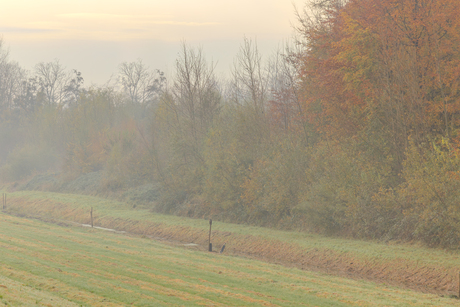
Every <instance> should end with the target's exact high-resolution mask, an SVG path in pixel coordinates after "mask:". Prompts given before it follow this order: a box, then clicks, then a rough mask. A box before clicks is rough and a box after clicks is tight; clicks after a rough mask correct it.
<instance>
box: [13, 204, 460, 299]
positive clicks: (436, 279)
mask: <svg viewBox="0 0 460 307" xmlns="http://www.w3.org/2000/svg"><path fill="white" fill-rule="evenodd" d="M9 203H10V204H11V207H10V209H9V210H8V213H11V214H14V215H20V216H27V217H33V218H40V219H42V220H46V221H48V222H55V223H56V222H57V223H60V224H61V225H63V224H66V223H69V222H73V223H81V224H88V223H89V222H90V221H89V217H88V211H87V210H83V209H81V208H75V207H73V206H72V205H70V204H66V203H58V202H53V201H49V200H41V201H35V200H34V201H30V200H27V199H21V198H11V199H10V200H9ZM45 216H46V218H45ZM95 225H97V226H99V227H103V228H107V229H114V230H116V231H124V232H126V233H127V234H131V235H141V236H145V237H149V238H152V239H157V240H162V241H163V242H167V243H169V244H175V245H182V246H183V245H184V244H187V243H194V244H197V245H196V246H193V247H187V248H194V249H198V250H202V251H207V250H208V232H207V231H206V230H203V229H196V228H192V227H188V226H174V225H167V224H162V223H153V222H149V221H140V220H133V219H123V218H114V217H110V216H104V217H99V218H97V219H96V220H95ZM212 241H213V242H220V244H219V245H214V246H213V248H214V250H220V248H221V245H222V244H223V243H224V242H225V243H226V248H225V254H231V255H237V256H243V257H249V258H253V259H258V260H262V261H266V262H270V263H276V264H281V265H284V266H289V267H296V268H299V269H302V270H313V271H321V272H325V273H328V274H333V275H339V276H342V277H348V278H353V279H367V280H371V281H375V282H379V283H385V284H390V285H393V286H396V287H403V288H408V289H412V290H416V291H421V292H428V293H436V294H439V295H445V296H447V295H453V294H456V293H458V288H457V278H458V269H456V268H451V269H446V268H445V267H442V266H434V265H432V266H428V265H425V264H420V263H417V262H415V261H411V260H410V259H396V260H391V261H389V260H385V259H380V258H369V257H368V258H365V257H362V255H354V254H352V253H339V252H337V251H335V250H331V249H326V248H311V249H306V248H303V247H301V246H299V245H297V244H292V243H286V242H282V241H279V240H270V239H267V238H263V237H260V236H253V235H241V234H234V233H230V232H220V231H213V239H212Z"/></svg>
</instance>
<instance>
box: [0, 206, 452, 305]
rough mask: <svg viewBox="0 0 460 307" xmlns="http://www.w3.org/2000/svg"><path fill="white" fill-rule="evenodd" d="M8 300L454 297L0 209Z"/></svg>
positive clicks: (266, 301) (422, 301) (313, 301)
mask: <svg viewBox="0 0 460 307" xmlns="http://www.w3.org/2000/svg"><path fill="white" fill-rule="evenodd" d="M0 249H1V251H2V252H1V253H0V263H1V264H2V265H1V268H0V295H1V297H0V302H2V304H4V305H6V306H449V305H451V304H452V302H453V300H452V299H451V298H444V297H440V296H438V295H434V294H423V293H419V292H415V291H409V290H402V289H398V288H395V287H390V286H385V285H379V284H375V283H372V282H367V281H359V280H353V279H347V278H342V277H337V276H332V275H327V274H324V273H320V272H309V271H303V270H299V269H297V268H287V267H284V266H280V265H276V264H270V263H266V262H261V261H256V260H251V259H245V258H241V257H235V256H230V255H227V254H225V252H224V253H223V254H219V253H210V252H204V251H201V250H194V249H195V248H194V247H186V246H184V245H183V244H179V243H176V244H164V243H162V242H158V241H156V240H152V239H149V238H142V237H139V236H132V235H127V234H117V233H113V232H109V231H102V230H97V229H92V228H88V227H77V226H59V225H56V224H50V223H44V222H42V221H38V220H33V219H25V218H21V217H15V216H11V215H6V214H0Z"/></svg>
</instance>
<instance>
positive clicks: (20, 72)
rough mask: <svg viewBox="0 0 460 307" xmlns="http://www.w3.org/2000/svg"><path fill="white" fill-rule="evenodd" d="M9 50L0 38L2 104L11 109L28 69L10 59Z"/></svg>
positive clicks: (0, 99) (0, 91)
mask: <svg viewBox="0 0 460 307" xmlns="http://www.w3.org/2000/svg"><path fill="white" fill-rule="evenodd" d="M8 55H9V52H8V50H5V49H4V48H3V40H2V39H0V105H1V106H2V107H3V108H5V109H6V108H7V109H11V108H13V107H14V101H15V99H16V97H17V96H18V94H19V91H20V88H21V83H22V82H23V81H24V80H25V79H26V75H27V74H26V71H25V70H24V69H23V68H21V67H20V66H19V64H18V63H16V62H12V61H9V59H8Z"/></svg>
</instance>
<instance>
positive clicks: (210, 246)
mask: <svg viewBox="0 0 460 307" xmlns="http://www.w3.org/2000/svg"><path fill="white" fill-rule="evenodd" d="M211 227H212V219H209V251H210V252H212V243H211Z"/></svg>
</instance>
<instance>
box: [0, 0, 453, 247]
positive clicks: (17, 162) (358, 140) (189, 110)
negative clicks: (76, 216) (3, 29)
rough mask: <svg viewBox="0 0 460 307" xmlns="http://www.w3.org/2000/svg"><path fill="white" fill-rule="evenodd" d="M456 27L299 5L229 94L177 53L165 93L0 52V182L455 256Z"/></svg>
mask: <svg viewBox="0 0 460 307" xmlns="http://www.w3.org/2000/svg"><path fill="white" fill-rule="evenodd" d="M459 13H460V4H458V3H457V2H456V1H451V0H438V1H434V0H349V1H342V0H313V1H310V2H309V3H308V4H307V5H306V6H305V8H304V9H302V10H297V11H296V16H297V23H296V36H295V38H294V40H293V42H292V43H291V44H286V45H285V46H282V47H281V48H280V50H278V51H276V52H274V53H273V54H272V55H271V56H269V57H268V58H264V57H262V55H261V54H260V52H259V51H258V48H257V44H256V42H255V41H254V40H251V39H247V38H245V39H244V40H243V42H242V44H241V46H240V50H239V52H238V54H236V56H235V59H234V64H233V67H232V69H231V76H230V78H228V80H219V79H218V78H217V77H216V76H215V74H214V69H215V63H213V62H210V61H208V60H207V59H206V57H205V55H204V52H203V50H202V49H200V48H193V47H191V46H188V45H187V44H185V43H183V44H182V45H181V50H180V52H179V54H178V57H177V59H176V62H175V74H174V76H173V77H172V78H171V80H166V78H165V77H164V74H163V73H162V72H160V71H158V70H152V69H150V68H148V67H147V66H146V65H144V64H143V63H142V61H140V60H139V61H136V62H132V63H127V62H126V63H122V64H120V66H119V71H118V79H117V82H114V83H112V84H107V85H104V86H99V87H96V86H93V87H91V88H85V87H84V82H83V76H82V75H81V74H80V73H79V72H78V71H77V70H71V71H67V70H66V69H65V68H63V67H62V66H61V65H60V64H59V62H58V61H55V62H51V63H40V64H38V65H37V66H36V67H35V69H34V71H33V72H26V71H24V70H23V69H22V68H21V67H20V66H19V64H17V63H14V62H11V61H9V59H8V55H7V53H6V52H5V51H4V49H2V50H3V52H2V53H1V57H0V108H1V116H0V144H1V145H0V148H1V149H0V163H1V165H2V166H1V169H0V174H1V176H2V179H3V180H4V181H8V182H12V181H19V180H24V178H28V177H30V176H32V175H34V174H37V173H45V172H48V173H49V172H57V173H58V176H59V177H60V178H62V180H72V179H74V178H77V177H78V176H82V175H84V174H88V173H92V172H97V173H99V174H100V175H101V176H100V177H98V178H100V179H99V182H98V185H99V186H100V191H105V192H107V193H110V192H113V193H116V192H117V191H126V190H129V189H131V188H134V187H139V186H143V185H146V184H147V185H148V184H156V185H158V186H159V187H160V194H159V198H158V199H156V201H155V203H153V204H152V209H154V210H156V211H159V212H165V213H171V214H180V215H187V216H193V217H205V218H213V219H220V220H224V221H231V222H238V223H250V224H254V225H263V226H268V227H279V228H285V229H299V230H308V231H314V232H319V233H325V234H330V235H345V236H351V237H360V238H373V239H382V240H390V239H398V240H407V241H413V240H418V241H422V242H424V243H426V244H429V245H433V246H443V247H450V248H456V247H457V246H458V245H459V242H460V235H459V234H460V231H459V230H460V229H459V228H460V224H459V223H458V221H459V219H460V205H459V204H458V202H457V199H459V196H460V195H459V193H460V192H459V191H460V189H459V187H460V186H459V183H460V181H459V180H460V176H459V175H460V161H459V157H458V152H459V140H460V138H459V133H458V132H459V124H460V115H459V106H460V104H459V93H458V85H459V81H460V75H459V74H460V54H459V53H460V48H459V47H460V40H459V35H460V21H459V20H458V18H457V16H459Z"/></svg>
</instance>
